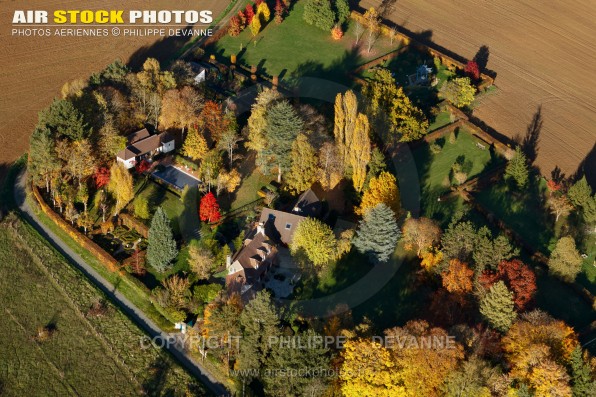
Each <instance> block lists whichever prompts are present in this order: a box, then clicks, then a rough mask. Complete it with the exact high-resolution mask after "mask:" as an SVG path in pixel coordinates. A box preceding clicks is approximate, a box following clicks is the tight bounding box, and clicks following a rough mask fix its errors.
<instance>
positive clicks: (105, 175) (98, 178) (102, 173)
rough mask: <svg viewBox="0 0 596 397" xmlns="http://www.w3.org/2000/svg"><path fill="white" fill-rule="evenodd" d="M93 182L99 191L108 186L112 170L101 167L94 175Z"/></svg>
mask: <svg viewBox="0 0 596 397" xmlns="http://www.w3.org/2000/svg"><path fill="white" fill-rule="evenodd" d="M93 182H95V186H96V187H97V188H98V189H101V188H102V187H104V186H106V185H107V184H108V183H109V182H110V169H109V168H107V167H100V168H98V169H97V170H96V171H95V174H93Z"/></svg>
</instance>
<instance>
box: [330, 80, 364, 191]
mask: <svg viewBox="0 0 596 397" xmlns="http://www.w3.org/2000/svg"><path fill="white" fill-rule="evenodd" d="M333 134H334V135H335V143H336V145H337V148H338V151H339V155H340V157H341V158H342V160H343V163H344V166H350V167H351V169H352V181H353V183H354V188H355V189H356V191H358V192H360V191H362V187H363V186H364V182H365V180H366V167H367V165H368V163H369V162H370V159H371V143H370V124H369V122H368V117H367V116H366V115H365V114H362V113H358V100H357V99H356V95H355V94H354V92H353V91H351V90H350V91H346V93H345V94H344V95H342V94H341V93H339V94H337V96H336V97H335V125H334V128H333Z"/></svg>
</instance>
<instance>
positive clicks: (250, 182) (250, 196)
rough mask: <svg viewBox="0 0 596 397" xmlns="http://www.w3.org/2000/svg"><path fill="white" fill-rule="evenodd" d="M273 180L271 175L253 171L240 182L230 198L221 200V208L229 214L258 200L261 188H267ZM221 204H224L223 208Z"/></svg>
mask: <svg viewBox="0 0 596 397" xmlns="http://www.w3.org/2000/svg"><path fill="white" fill-rule="evenodd" d="M273 179H274V178H273V177H272V176H271V175H269V176H267V175H263V174H262V173H261V172H260V171H259V170H258V169H254V170H253V172H252V173H251V174H250V175H248V176H247V177H246V178H244V179H243V180H242V183H241V184H240V187H238V190H236V192H234V193H233V195H232V196H230V197H223V198H222V200H221V202H222V207H223V208H226V207H228V208H229V211H227V212H230V211H233V210H235V209H238V208H240V207H242V206H244V205H246V204H249V203H252V202H253V201H255V200H258V199H259V198H260V196H259V195H258V194H257V192H258V191H259V190H260V189H261V188H262V187H263V186H267V185H268V184H269V183H270V182H271V181H272V180H273ZM229 199H231V200H232V201H231V203H229V202H228V201H229ZM223 204H226V205H225V207H224V205H223Z"/></svg>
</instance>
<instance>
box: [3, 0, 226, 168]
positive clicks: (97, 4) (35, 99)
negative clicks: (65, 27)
mask: <svg viewBox="0 0 596 397" xmlns="http://www.w3.org/2000/svg"><path fill="white" fill-rule="evenodd" d="M227 5H228V2H227V1H221V0H144V1H141V0H128V1H112V0H103V1H99V0H89V1H74V0H60V1H58V0H28V1H27V2H21V1H7V0H0V174H1V173H2V172H1V171H2V165H3V163H4V164H6V163H7V162H11V161H13V160H14V159H15V158H17V157H18V156H20V155H21V154H22V153H23V152H24V151H25V150H26V148H27V146H28V141H29V134H30V133H31V130H32V128H33V126H34V125H35V122H36V120H37V112H38V111H39V110H40V109H42V108H44V107H45V106H47V105H48V104H49V103H50V102H51V101H52V99H53V98H54V97H58V96H60V88H61V87H62V85H63V84H64V83H65V82H66V81H71V80H74V79H76V78H85V77H87V76H89V75H90V74H91V73H93V72H96V71H99V70H101V69H103V68H104V67H105V66H106V65H108V64H109V63H110V62H112V61H113V60H114V59H116V58H120V59H122V60H123V61H125V62H126V61H128V60H129V59H130V57H131V56H133V55H134V57H135V59H137V60H138V59H140V58H144V57H145V56H147V55H150V56H155V57H158V58H162V59H166V58H168V57H169V56H171V55H172V54H174V53H175V52H176V51H177V49H178V48H180V46H181V45H183V44H184V43H185V42H186V39H184V38H181V39H180V40H171V39H169V40H168V39H166V40H161V38H160V37H155V36H152V37H135V38H131V37H122V36H121V37H114V36H108V37H49V38H48V37H13V36H11V29H12V24H11V22H12V18H13V13H14V11H15V10H17V9H27V10H35V9H39V10H47V11H49V12H50V15H51V13H52V12H53V11H54V10H56V9H63V10H81V9H90V10H97V9H108V10H109V9H114V10H120V9H124V10H131V9H132V10H211V11H213V17H214V18H216V17H217V16H218V15H219V14H220V13H221V12H222V11H223V10H224V9H225V7H226V6H227ZM125 15H127V11H125ZM181 27H184V25H181Z"/></svg>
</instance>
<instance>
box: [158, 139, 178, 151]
mask: <svg viewBox="0 0 596 397" xmlns="http://www.w3.org/2000/svg"><path fill="white" fill-rule="evenodd" d="M175 148H176V142H175V141H174V140H173V139H172V140H171V141H170V142H164V143H163V144H162V145H161V151H162V153H169V152H171V151H172V150H174V149H175Z"/></svg>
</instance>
